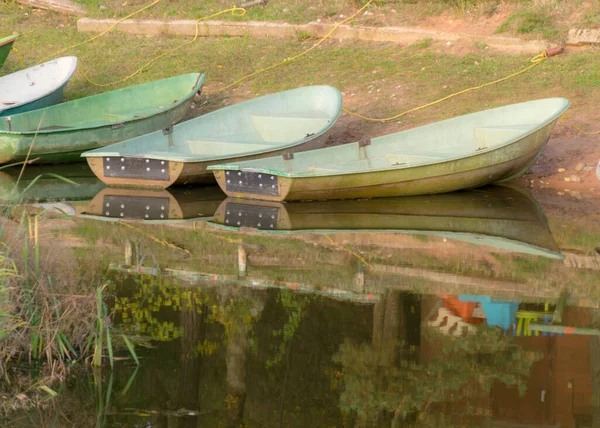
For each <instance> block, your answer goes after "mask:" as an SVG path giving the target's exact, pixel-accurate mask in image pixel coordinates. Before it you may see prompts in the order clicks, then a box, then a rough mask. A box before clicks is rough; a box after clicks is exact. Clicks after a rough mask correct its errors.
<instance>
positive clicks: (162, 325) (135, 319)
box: [115, 275, 207, 341]
mask: <svg viewBox="0 0 600 428" xmlns="http://www.w3.org/2000/svg"><path fill="white" fill-rule="evenodd" d="M136 282H137V289H136V291H135V292H134V294H133V295H132V296H129V297H128V296H123V297H117V298H116V299H115V312H117V313H118V314H120V316H121V320H122V323H123V324H124V325H123V326H122V327H123V328H124V330H125V331H127V332H130V333H136V334H141V335H148V336H150V337H151V338H152V339H153V340H158V341H170V340H173V339H176V338H178V337H180V336H181V334H182V331H181V327H178V326H176V325H175V323H174V322H173V321H167V320H160V319H159V317H158V316H157V315H158V314H159V313H160V312H163V311H165V310H170V311H171V312H180V311H181V310H182V308H186V310H189V309H190V308H196V310H197V311H198V313H201V312H202V309H201V308H202V304H203V303H204V302H205V301H206V300H207V296H205V294H204V293H203V292H202V290H200V289H194V290H189V289H184V288H180V287H178V286H176V285H173V284H172V282H171V280H170V279H168V278H161V277H158V278H156V277H154V276H151V275H140V276H139V278H136Z"/></svg>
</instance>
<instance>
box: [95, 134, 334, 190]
mask: <svg viewBox="0 0 600 428" xmlns="http://www.w3.org/2000/svg"><path fill="white" fill-rule="evenodd" d="M329 133H330V130H327V131H326V132H324V133H323V134H321V135H319V136H318V137H317V138H315V139H314V140H309V141H307V142H305V143H303V144H301V145H299V146H296V147H294V151H297V152H298V151H302V150H306V148H307V147H314V146H321V145H323V144H324V143H325V141H327V138H328V137H329ZM287 152H290V149H289V148H283V149H280V150H273V151H269V152H264V153H258V154H255V155H248V156H239V157H232V158H231V159H228V160H227V161H228V162H229V161H231V162H238V161H247V160H253V159H260V158H264V157H268V156H278V155H282V154H284V153H287ZM86 159H87V162H88V165H89V166H90V168H91V169H92V171H93V172H94V174H96V176H97V177H98V178H99V179H100V180H101V181H102V182H103V183H105V184H107V185H109V186H115V187H134V188H157V189H166V188H167V187H170V186H177V185H190V184H194V185H209V184H214V183H215V176H214V174H213V171H208V170H207V168H208V167H209V166H210V165H216V164H218V163H221V162H223V160H222V159H220V160H213V161H203V162H177V161H169V160H162V159H157V160H158V161H161V162H164V167H165V169H166V170H168V171H169V177H168V180H163V179H160V180H151V179H147V178H133V177H127V178H122V177H110V176H108V175H107V174H106V171H105V167H104V159H103V158H101V157H87V158H86ZM130 159H132V158H131V157H130V158H125V160H124V162H128V161H129V162H131V161H130ZM140 159H141V158H140Z"/></svg>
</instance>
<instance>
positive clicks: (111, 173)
mask: <svg viewBox="0 0 600 428" xmlns="http://www.w3.org/2000/svg"><path fill="white" fill-rule="evenodd" d="M341 109H342V95H341V93H340V92H339V91H338V90H337V89H335V88H333V87H331V86H307V87H304V88H297V89H292V90H289V91H284V92H279V93H276V94H271V95H266V96H263V97H259V98H255V99H253V100H249V101H245V102H242V103H239V104H235V105H233V106H230V107H226V108H223V109H221V110H217V111H214V112H212V113H209V114H205V115H203V116H200V117H198V118H196V119H192V120H189V121H186V122H183V123H180V124H178V125H175V126H174V127H173V128H172V129H169V130H168V131H158V132H154V133H153V134H149V135H144V136H141V137H138V138H134V139H131V140H128V141H123V142H121V143H117V144H113V145H111V146H109V147H105V148H102V149H98V150H94V151H90V152H86V153H84V154H83V156H84V157H86V158H87V161H88V163H89V165H90V167H91V168H92V170H93V171H94V173H95V174H96V175H97V176H98V178H100V180H102V181H103V182H105V183H106V184H108V185H111V186H130V187H155V188H156V187H158V188H166V187H169V186H171V185H172V184H190V183H214V177H213V174H212V172H210V171H207V170H206V168H207V167H208V166H209V165H212V164H215V163H219V162H223V161H238V160H247V159H255V158H262V157H266V156H273V155H276V154H280V153H283V152H284V151H286V152H291V151H297V150H304V149H306V147H307V146H308V145H310V146H312V147H314V146H316V145H319V144H322V143H324V142H325V140H326V138H327V133H328V131H329V130H330V129H331V127H332V126H333V124H334V123H335V121H336V120H337V118H338V116H339V114H340V112H341ZM309 143H310V144H309Z"/></svg>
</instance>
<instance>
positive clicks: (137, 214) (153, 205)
mask: <svg viewBox="0 0 600 428" xmlns="http://www.w3.org/2000/svg"><path fill="white" fill-rule="evenodd" d="M224 198H225V195H224V194H223V192H221V190H220V189H219V187H218V186H210V187H196V188H193V189H189V188H174V189H169V190H164V189H125V188H115V187H107V188H105V189H103V190H102V191H101V192H99V193H98V194H97V195H96V196H95V197H94V199H92V201H91V202H90V204H89V205H88V206H87V208H86V209H85V210H84V211H83V213H82V214H81V215H80V216H81V217H85V218H91V219H95V220H104V221H141V222H142V223H160V224H170V223H177V222H182V221H202V220H208V219H211V218H212V216H213V214H214V213H215V211H216V210H217V208H218V207H219V205H220V204H221V202H223V199H224Z"/></svg>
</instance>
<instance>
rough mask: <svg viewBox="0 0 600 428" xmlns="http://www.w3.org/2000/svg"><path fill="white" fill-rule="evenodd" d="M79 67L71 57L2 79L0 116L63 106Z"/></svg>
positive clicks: (0, 83) (0, 81)
mask: <svg viewBox="0 0 600 428" xmlns="http://www.w3.org/2000/svg"><path fill="white" fill-rule="evenodd" d="M76 68H77V58H75V57H74V56H68V57H64V58H58V59H55V60H52V61H48V62H45V63H43V64H40V65H36V66H34V67H30V68H26V69H25V70H21V71H17V72H16V73H13V74H9V75H8V76H3V77H0V116H8V115H14V114H18V113H24V112H26V111H31V110H37V109H40V108H44V107H49V106H52V105H54V104H58V103H60V102H61V101H62V97H63V93H64V90H65V86H67V83H68V82H69V79H70V78H71V76H73V73H75V69H76Z"/></svg>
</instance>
